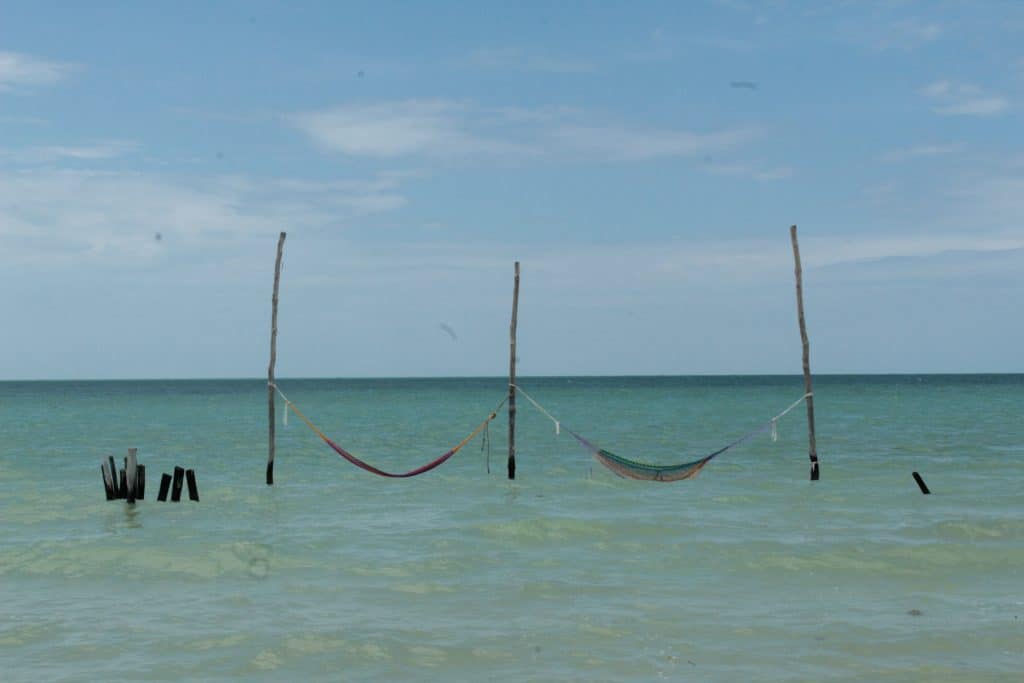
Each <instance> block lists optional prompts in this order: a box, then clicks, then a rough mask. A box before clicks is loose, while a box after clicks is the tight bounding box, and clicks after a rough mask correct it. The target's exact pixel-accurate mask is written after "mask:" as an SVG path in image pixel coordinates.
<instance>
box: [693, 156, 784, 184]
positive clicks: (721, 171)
mask: <svg viewBox="0 0 1024 683" xmlns="http://www.w3.org/2000/svg"><path fill="white" fill-rule="evenodd" d="M707 170H708V171H709V172H710V173H712V174H713V175H731V176H745V177H748V178H753V179H754V180H762V181H768V180H784V179H786V178H790V177H792V176H793V173H794V171H793V169H792V168H791V167H789V166H766V165H765V164H763V163H761V162H759V161H737V162H731V163H712V164H709V165H708V166H707Z"/></svg>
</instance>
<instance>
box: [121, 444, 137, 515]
mask: <svg viewBox="0 0 1024 683" xmlns="http://www.w3.org/2000/svg"><path fill="white" fill-rule="evenodd" d="M138 453H139V449H138V448H129V449H128V457H127V458H125V460H124V470H125V472H126V475H125V477H126V479H127V482H128V492H127V495H126V496H125V497H126V498H127V500H128V502H129V503H131V504H132V505H134V504H135V498H136V495H135V488H136V481H137V477H138V467H139V459H138Z"/></svg>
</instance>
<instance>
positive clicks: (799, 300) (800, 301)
mask: <svg viewBox="0 0 1024 683" xmlns="http://www.w3.org/2000/svg"><path fill="white" fill-rule="evenodd" d="M789 237H790V239H791V240H792V242H793V261H794V262H795V263H796V313H797V318H798V319H799V321H800V341H801V343H802V344H803V347H804V393H806V394H810V395H809V396H808V397H807V439H808V457H809V458H810V460H811V481H818V476H819V472H818V446H817V444H816V443H815V440H814V394H813V390H812V388H811V360H810V354H811V352H810V344H809V343H808V342H807V324H806V322H805V321H804V284H803V273H802V271H801V269H800V245H799V244H797V241H796V226H795V225H793V226H790V228H789Z"/></svg>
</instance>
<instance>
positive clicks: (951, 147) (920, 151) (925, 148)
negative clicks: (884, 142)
mask: <svg viewBox="0 0 1024 683" xmlns="http://www.w3.org/2000/svg"><path fill="white" fill-rule="evenodd" d="M963 148H964V146H963V145H962V144H960V143H955V142H954V143H948V144H943V145H913V146H911V147H901V148H899V149H894V150H891V151H889V152H886V153H885V154H884V155H882V161H886V162H889V163H898V162H901V161H910V160H912V159H926V158H931V157H937V156H944V155H947V154H955V153H956V152H959V151H960V150H962V149H963Z"/></svg>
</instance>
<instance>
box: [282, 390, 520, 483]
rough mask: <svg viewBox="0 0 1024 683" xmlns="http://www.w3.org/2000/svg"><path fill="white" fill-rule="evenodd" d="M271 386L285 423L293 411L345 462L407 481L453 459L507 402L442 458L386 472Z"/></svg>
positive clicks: (492, 412)
mask: <svg viewBox="0 0 1024 683" xmlns="http://www.w3.org/2000/svg"><path fill="white" fill-rule="evenodd" d="M271 386H273V387H274V390H275V391H276V392H277V393H278V394H280V395H281V398H282V399H284V404H285V416H286V419H285V423H287V415H288V410H289V409H291V411H292V412H293V413H295V414H296V415H298V416H299V419H300V420H302V421H303V422H305V423H306V426H308V427H309V428H310V429H312V430H313V432H314V433H315V434H316V435H317V436H319V437H320V438H321V439H323V441H324V443H326V444H327V445H328V446H330V447H331V448H332V449H333V450H334V452H335V453H337V454H338V455H340V456H341V457H343V458H344V459H345V460H348V461H349V462H350V463H352V464H353V465H355V466H356V467H359V468H361V469H364V470H366V471H367V472H372V473H373V474H376V475H377V476H379V477H389V478H391V479H405V478H408V477H415V476H417V475H420V474H424V473H425V472H429V471H430V470H432V469H434V468H436V467H440V466H441V465H443V464H444V463H445V462H447V461H448V459H449V458H451V457H452V456H453V455H455V454H456V453H458V452H459V450H460V449H461V448H462V447H463V446H465V445H466V444H467V443H469V442H470V441H472V440H473V438H474V437H475V436H476V435H477V434H479V433H480V432H481V431H483V430H484V429H485V428H486V427H487V425H489V424H490V422H491V420H493V419H494V418H495V417H497V414H498V409H500V408H501V405H502V404H504V403H505V401H502V402H501V403H500V404H498V407H497V408H495V409H494V410H492V411H491V414H490V415H488V416H487V419H486V420H484V421H483V422H482V423H481V424H480V426H479V427H477V428H476V429H474V430H473V431H472V432H470V434H469V436H467V437H466V438H465V439H463V440H462V441H460V442H459V443H458V444H456V446H455V447H454V448H452V449H451V450H449V451H448V452H446V453H445V454H444V455H442V456H441V457H439V458H436V459H435V460H431V461H430V462H428V463H426V464H425V465H420V466H419V467H416V468H414V469H411V470H409V471H408V472H386V471H384V470H382V469H380V468H377V467H374V466H373V465H371V464H370V463H368V462H366V461H365V460H360V459H359V458H357V457H356V456H354V455H352V454H351V453H349V452H348V451H346V450H345V449H344V448H342V447H341V446H339V445H338V444H337V443H335V442H334V441H332V440H331V439H330V438H329V437H328V436H327V435H326V434H324V433H323V432H322V431H320V430H319V429H318V428H317V426H316V425H314V424H313V423H312V422H311V421H310V419H309V418H308V417H306V416H305V415H303V414H302V412H301V411H300V410H299V409H298V408H296V407H295V404H294V403H292V402H291V401H290V400H289V399H288V397H287V396H285V395H284V392H282V391H281V390H280V389H278V388H277V386H276V385H271Z"/></svg>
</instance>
